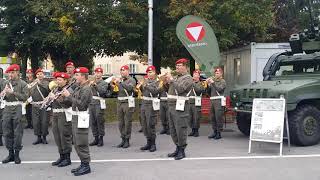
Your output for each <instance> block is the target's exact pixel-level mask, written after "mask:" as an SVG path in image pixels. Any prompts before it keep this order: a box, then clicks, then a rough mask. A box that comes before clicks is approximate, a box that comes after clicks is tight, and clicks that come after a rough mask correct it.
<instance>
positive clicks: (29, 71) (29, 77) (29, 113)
mask: <svg viewBox="0 0 320 180" xmlns="http://www.w3.org/2000/svg"><path fill="white" fill-rule="evenodd" d="M33 81H34V74H33V70H32V69H27V71H26V82H27V83H28V84H31V83H32V82H33ZM29 96H30V94H29ZM26 110H27V112H26V120H27V126H26V127H25V129H33V125H32V105H31V104H30V103H29V102H28V103H27V105H26Z"/></svg>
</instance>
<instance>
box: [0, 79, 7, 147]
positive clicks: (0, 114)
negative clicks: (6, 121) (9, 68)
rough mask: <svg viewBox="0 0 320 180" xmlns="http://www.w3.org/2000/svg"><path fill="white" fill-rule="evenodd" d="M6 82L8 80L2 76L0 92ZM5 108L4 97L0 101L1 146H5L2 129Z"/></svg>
mask: <svg viewBox="0 0 320 180" xmlns="http://www.w3.org/2000/svg"><path fill="white" fill-rule="evenodd" d="M5 84H6V80H5V79H3V78H0V92H2V91H3V89H4V87H5ZM3 108H4V101H3V99H2V100H1V101H0V146H3V141H2V135H3V130H2V112H3Z"/></svg>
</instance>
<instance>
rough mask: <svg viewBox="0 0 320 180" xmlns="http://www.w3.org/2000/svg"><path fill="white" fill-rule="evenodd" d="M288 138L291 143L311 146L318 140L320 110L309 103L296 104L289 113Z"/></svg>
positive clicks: (319, 136)
mask: <svg viewBox="0 0 320 180" xmlns="http://www.w3.org/2000/svg"><path fill="white" fill-rule="evenodd" d="M289 130H290V132H289V133H290V138H291V141H292V143H293V144H295V145H299V146H311V145H314V144H317V143H318V142H319V141H320V111H319V109H318V108H316V107H314V106H311V105H301V106H298V107H297V108H296V109H295V110H294V111H292V112H290V113H289Z"/></svg>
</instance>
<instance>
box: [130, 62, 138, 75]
mask: <svg viewBox="0 0 320 180" xmlns="http://www.w3.org/2000/svg"><path fill="white" fill-rule="evenodd" d="M129 67H130V73H136V72H137V65H136V64H130V65H129Z"/></svg>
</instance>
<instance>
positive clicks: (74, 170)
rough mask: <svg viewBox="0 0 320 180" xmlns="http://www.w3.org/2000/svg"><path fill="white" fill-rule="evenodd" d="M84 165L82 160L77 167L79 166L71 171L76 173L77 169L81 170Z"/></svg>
mask: <svg viewBox="0 0 320 180" xmlns="http://www.w3.org/2000/svg"><path fill="white" fill-rule="evenodd" d="M82 166H83V164H82V162H81V164H80V165H79V166H78V167H77V168H74V169H71V173H75V172H77V171H79V169H80V168H81V167H82Z"/></svg>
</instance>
